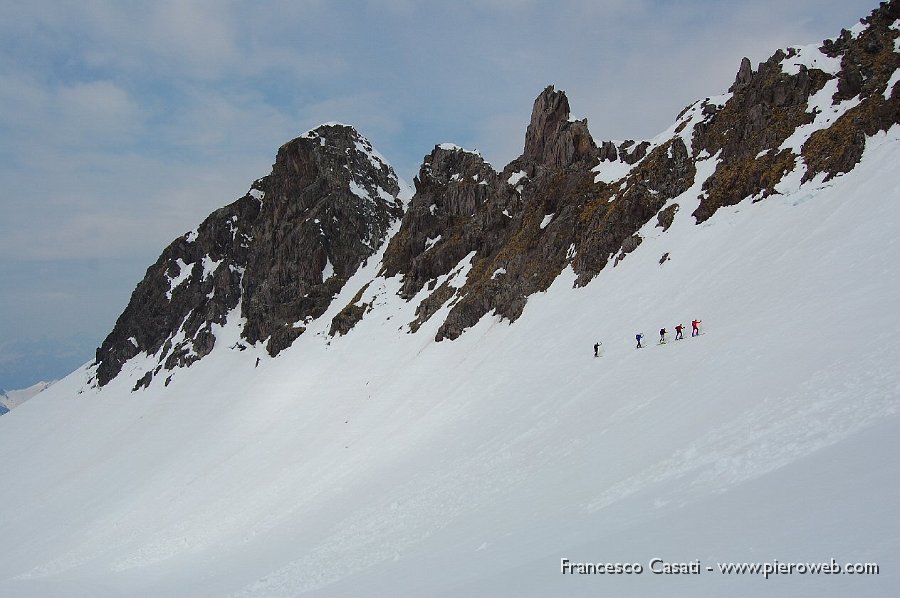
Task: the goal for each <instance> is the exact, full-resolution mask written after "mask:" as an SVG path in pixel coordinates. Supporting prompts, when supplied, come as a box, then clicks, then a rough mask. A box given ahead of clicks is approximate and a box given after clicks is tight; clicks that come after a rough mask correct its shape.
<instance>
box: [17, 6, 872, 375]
mask: <svg viewBox="0 0 900 598" xmlns="http://www.w3.org/2000/svg"><path fill="white" fill-rule="evenodd" d="M875 6H876V2H874V1H868V2H864V1H858V0H796V1H794V2H789V3H785V2H782V0H772V1H769V0H766V1H744V2H730V1H727V0H726V1H721V0H720V1H706V0H703V1H700V0H695V1H685V2H666V1H655V2H654V1H642V0H636V1H632V0H598V1H566V0H560V1H556V2H537V1H528V0H473V1H457V2H413V1H411V0H389V1H384V2H374V1H373V2H361V1H360V2H354V1H346V2H329V1H313V0H308V1H304V0H297V1H290V2H268V1H261V2H243V3H242V2H224V1H194V0H176V1H161V2H126V1H120V2H115V1H110V2H104V1H74V2H64V1H57V2H42V1H39V0H38V1H31V2H28V3H18V2H12V1H10V0H0V188H2V194H0V277H2V278H0V388H7V389H12V388H20V387H24V386H27V385H30V384H32V383H33V382H35V381H37V380H41V379H48V378H56V377H60V376H62V375H64V374H65V373H67V372H69V371H71V370H73V369H74V368H76V367H77V366H79V365H80V364H82V363H84V362H85V361H88V360H90V359H92V357H93V352H94V349H95V348H96V346H97V345H98V344H99V343H100V342H101V341H102V339H103V338H104V337H105V336H106V334H107V333H108V332H109V330H110V329H111V328H112V325H113V323H114V322H115V319H116V317H117V316H118V314H119V313H120V312H121V311H122V309H123V308H124V306H125V304H126V303H127V301H128V297H129V296H130V294H131V291H132V290H133V288H134V286H135V285H136V284H137V282H138V281H139V280H140V279H141V277H142V276H143V273H144V271H145V269H146V268H147V266H148V265H150V264H151V263H152V262H153V261H155V259H156V257H157V256H158V255H159V253H160V251H161V250H162V249H163V247H164V246H165V245H167V244H168V243H169V242H170V241H171V240H172V239H174V238H175V237H177V236H178V235H180V234H182V233H184V232H185V231H187V230H190V229H191V228H193V227H194V226H195V225H196V224H197V223H199V222H200V220H202V218H203V217H204V216H205V215H207V214H208V213H209V212H210V211H212V210H213V209H215V208H217V207H220V206H222V205H225V204H227V203H229V202H231V201H233V200H234V199H235V198H237V197H240V196H241V195H243V194H244V193H245V192H246V190H247V189H248V188H249V185H250V183H251V182H252V181H253V180H254V179H256V178H259V177H260V176H263V175H265V174H267V173H268V171H269V169H270V167H271V164H272V162H273V160H274V156H275V152H276V150H277V148H278V147H279V146H280V145H281V144H282V143H284V142H285V141H287V140H289V139H291V138H293V137H296V136H297V135H299V134H301V133H303V132H304V131H306V130H308V129H310V128H312V127H314V126H316V125H318V124H320V123H322V122H326V121H340V122H345V123H348V124H352V125H354V126H356V127H357V128H358V129H359V130H360V132H361V133H363V134H364V135H366V136H367V137H368V138H369V139H370V140H371V141H372V143H373V144H374V146H375V147H376V148H377V149H378V150H379V151H380V152H381V153H382V154H384V155H385V156H386V157H387V159H388V160H389V161H390V162H391V163H392V164H393V165H394V167H395V168H396V170H397V171H398V174H400V176H402V177H404V178H406V179H407V180H411V179H412V177H413V176H414V174H415V173H416V171H417V169H418V166H419V164H420V163H421V160H422V158H423V156H425V155H426V154H427V153H428V152H430V151H431V149H432V148H433V146H434V145H435V144H437V143H442V142H445V141H450V142H455V143H457V144H459V145H462V146H464V147H469V148H477V149H479V150H480V151H481V152H482V154H483V155H484V156H485V158H486V159H488V160H489V161H490V162H492V163H493V164H494V165H495V167H497V168H498V169H499V168H502V166H503V165H505V164H506V163H507V162H509V161H510V160H512V159H513V158H515V157H516V156H517V155H518V154H519V153H520V152H521V149H522V145H523V140H524V134H525V127H526V125H527V123H528V117H529V115H530V111H531V104H532V102H533V100H534V98H535V97H536V96H537V94H538V93H540V91H541V90H542V89H543V88H544V87H545V86H546V85H548V84H554V85H556V86H557V87H558V88H560V89H564V90H565V91H566V92H567V94H568V95H569V100H570V103H571V105H572V111H573V115H574V116H576V117H578V118H587V119H588V125H589V127H590V129H591V132H592V134H593V136H594V138H595V139H596V140H598V141H599V140H605V139H617V140H621V139H641V138H647V137H652V136H653V135H655V134H656V133H658V132H660V131H662V130H663V129H665V128H666V127H667V126H668V125H669V124H670V123H671V122H672V120H673V119H674V117H675V115H676V114H677V113H678V112H679V111H680V110H681V108H683V107H684V106H686V105H687V104H689V103H690V102H692V101H693V100H695V99H698V98H702V97H706V96H709V95H714V94H718V93H722V92H724V91H725V90H726V89H727V88H728V86H729V85H730V84H731V83H732V81H733V80H734V76H735V73H736V72H737V68H738V65H739V64H740V60H741V58H742V57H743V56H747V57H749V58H750V59H751V61H752V62H753V63H754V65H755V64H756V63H758V62H760V61H762V60H765V59H766V58H768V57H769V56H770V55H771V54H772V53H773V52H774V50H775V49H777V48H779V47H786V46H789V45H802V44H807V43H815V42H820V41H821V40H823V39H824V38H826V37H833V36H835V35H837V34H838V32H839V31H840V29H841V28H842V27H850V26H852V25H853V24H854V23H855V22H856V20H857V19H858V18H859V17H862V16H865V15H867V14H868V13H869V12H871V10H872V9H873V8H874V7H875Z"/></svg>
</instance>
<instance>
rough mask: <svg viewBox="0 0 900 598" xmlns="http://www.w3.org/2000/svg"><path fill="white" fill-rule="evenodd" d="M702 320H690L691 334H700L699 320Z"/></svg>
mask: <svg viewBox="0 0 900 598" xmlns="http://www.w3.org/2000/svg"><path fill="white" fill-rule="evenodd" d="M702 321H703V320H693V321H691V336H697V335H698V334H700V322H702Z"/></svg>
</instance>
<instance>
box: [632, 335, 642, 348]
mask: <svg viewBox="0 0 900 598" xmlns="http://www.w3.org/2000/svg"><path fill="white" fill-rule="evenodd" d="M634 338H635V340H637V347H635V349H643V347H642V346H641V339H642V338H644V335H643V334H641V333H638V334H635V335H634Z"/></svg>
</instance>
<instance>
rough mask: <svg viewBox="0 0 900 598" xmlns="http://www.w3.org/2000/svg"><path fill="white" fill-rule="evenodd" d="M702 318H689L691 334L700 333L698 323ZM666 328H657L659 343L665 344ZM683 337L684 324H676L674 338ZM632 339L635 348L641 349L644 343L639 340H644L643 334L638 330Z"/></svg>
mask: <svg viewBox="0 0 900 598" xmlns="http://www.w3.org/2000/svg"><path fill="white" fill-rule="evenodd" d="M702 321H703V320H691V336H692V337H694V336H697V335H699V334H700V323H701V322H702ZM668 333H669V332H668V330H666V329H665V328H660V329H659V343H658V344H660V345H665V344H666V335H667V334H668ZM683 338H684V325H682V324H678V325H677V326H675V340H676V341H678V340H681V339H683ZM634 339H635V340H636V341H637V346H636V347H635V349H643V348H644V345H642V344H641V341H642V340H644V334H643V333H642V332H638V333H637V334H635V335H634Z"/></svg>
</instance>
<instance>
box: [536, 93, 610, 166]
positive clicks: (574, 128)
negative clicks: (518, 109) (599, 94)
mask: <svg viewBox="0 0 900 598" xmlns="http://www.w3.org/2000/svg"><path fill="white" fill-rule="evenodd" d="M596 152H597V146H596V144H595V143H594V140H593V138H592V137H591V134H590V132H589V131H588V128H587V120H586V119H584V120H571V115H570V112H569V99H568V98H567V97H566V94H565V92H564V91H562V90H557V89H556V88H555V87H554V86H553V85H548V86H547V87H546V88H545V89H544V91H542V92H541V94H540V95H539V96H538V97H537V99H536V100H535V101H534V107H533V108H532V110H531V122H530V123H529V124H528V129H527V130H526V132H525V153H524V158H525V159H526V160H527V161H530V162H533V163H534V164H536V165H539V166H548V167H552V168H565V167H567V166H570V165H572V164H573V163H575V162H577V161H579V160H584V159H586V158H590V157H594V156H595V155H596Z"/></svg>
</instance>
